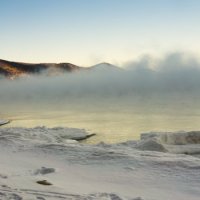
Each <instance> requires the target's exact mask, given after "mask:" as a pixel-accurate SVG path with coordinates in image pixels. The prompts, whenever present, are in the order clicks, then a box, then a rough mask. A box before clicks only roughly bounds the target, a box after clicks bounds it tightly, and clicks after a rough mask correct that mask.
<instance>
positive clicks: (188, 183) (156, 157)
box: [0, 127, 200, 200]
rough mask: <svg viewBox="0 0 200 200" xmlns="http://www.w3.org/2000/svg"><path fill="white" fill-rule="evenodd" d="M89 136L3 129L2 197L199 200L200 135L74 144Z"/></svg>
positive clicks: (78, 132)
mask: <svg viewBox="0 0 200 200" xmlns="http://www.w3.org/2000/svg"><path fill="white" fill-rule="evenodd" d="M179 134H180V135H179ZM87 135H88V133H87V132H86V131H85V130H83V129H73V128H62V127H57V128H47V127H36V128H15V127H13V128H1V129H0V199H2V200H7V199H14V200H17V199H42V200H43V199H45V200H51V199H53V200H59V199H72V200H78V199H80V200H86V199H91V200H93V199H97V200H101V199H102V200H130V199H132V200H161V199H162V200H169V199H175V200H188V199H190V200H199V196H200V191H199V185H200V158H198V156H197V155H198V153H199V149H200V148H199V144H198V137H199V133H198V132H179V133H178V132H176V133H168V132H166V133H161V132H154V133H146V134H142V135H141V140H139V141H127V142H123V143H118V144H106V143H104V142H101V143H99V144H93V145H91V144H90V145H89V144H85V143H79V142H74V139H75V138H80V137H83V138H85V137H86V136H87ZM194 150H195V151H196V154H195V155H193V154H192V153H193V152H194ZM41 180H46V181H47V182H49V183H51V184H52V185H41V184H37V182H38V181H41Z"/></svg>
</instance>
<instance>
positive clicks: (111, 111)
mask: <svg viewBox="0 0 200 200" xmlns="http://www.w3.org/2000/svg"><path fill="white" fill-rule="evenodd" d="M0 108H1V109H0V118H5V119H10V120H12V123H10V124H8V125H7V127H35V126H47V127H58V126H61V127H74V128H84V129H86V130H87V131H88V132H90V133H96V134H97V136H95V137H93V138H91V139H90V140H88V142H89V143H98V142H100V141H104V142H108V143H116V142H121V141H127V140H131V139H138V138H139V136H140V133H143V132H148V131H178V130H200V106H199V107H198V106H197V105H196V104H194V102H190V103H188V102H176V103H166V102H165V103H164V102H158V103H155V102H154V103H148V102H141V103H138V102H137V103H132V102H129V103H127V102H123V103H122V102H120V103H113V102H106V103H105V102H104V103H101V102H98V103H94V102H93V103H85V102H79V103H77V102H74V103H72V102H70V103H69V102H68V103H61V104H56V103H54V104H48V103H46V104H44V103H43V104H41V103H40V104H31V103H30V104H29V103H26V102H25V103H23V104H18V105H9V106H8V105H6V106H5V105H4V106H3V105H1V106H0Z"/></svg>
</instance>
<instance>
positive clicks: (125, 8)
mask: <svg viewBox="0 0 200 200" xmlns="http://www.w3.org/2000/svg"><path fill="white" fill-rule="evenodd" d="M0 26H1V28H0V58H1V59H7V60H13V61H23V62H35V63H37V62H71V63H73V64H77V65H80V66H88V65H92V64H96V63H99V62H110V63H114V64H120V63H123V62H126V61H130V60H133V59H135V58H137V57H138V56H141V55H143V54H153V55H160V54H163V53H166V52H167V53H168V52H174V51H190V52H194V53H196V54H199V55H200V47H199V44H200V1H198V0H0Z"/></svg>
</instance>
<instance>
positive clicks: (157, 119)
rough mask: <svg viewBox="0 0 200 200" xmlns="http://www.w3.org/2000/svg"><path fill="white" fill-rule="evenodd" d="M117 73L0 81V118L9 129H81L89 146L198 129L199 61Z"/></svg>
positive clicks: (187, 58) (175, 57)
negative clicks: (86, 133) (90, 136)
mask: <svg viewBox="0 0 200 200" xmlns="http://www.w3.org/2000/svg"><path fill="white" fill-rule="evenodd" d="M121 67H122V69H121V70H120V69H114V68H112V67H109V66H107V65H105V66H104V67H103V66H99V68H97V69H95V70H88V71H87V70H86V71H82V72H81V71H80V72H76V73H62V74H60V75H56V76H47V75H46V74H47V73H46V72H44V73H43V74H41V75H37V76H27V77H21V78H17V79H15V80H12V81H11V80H7V79H4V78H2V79H0V118H10V119H11V120H13V122H12V123H11V124H10V125H9V126H31V127H33V126H38V125H45V126H49V127H53V126H66V127H76V128H85V129H87V130H89V131H91V132H95V133H97V134H98V136H97V137H96V138H95V139H93V140H94V141H93V142H97V141H100V140H104V141H107V142H116V141H122V140H128V139H135V138H137V137H138V136H139V134H140V133H141V132H145V131H152V130H162V131H165V130H166V131H170V130H197V129H200V123H199V120H200V103H199V97H200V62H199V60H198V59H197V58H195V56H193V55H188V54H182V53H173V54H169V55H166V56H165V57H163V58H160V59H154V58H152V57H150V56H144V57H142V58H141V59H139V60H138V61H137V62H136V61H134V62H129V63H126V64H125V65H124V66H121Z"/></svg>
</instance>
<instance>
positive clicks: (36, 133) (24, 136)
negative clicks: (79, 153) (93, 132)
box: [0, 127, 89, 144]
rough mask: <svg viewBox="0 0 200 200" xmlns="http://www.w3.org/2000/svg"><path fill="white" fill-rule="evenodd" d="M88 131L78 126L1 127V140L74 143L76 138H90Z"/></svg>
mask: <svg viewBox="0 0 200 200" xmlns="http://www.w3.org/2000/svg"><path fill="white" fill-rule="evenodd" d="M88 135H89V134H88V133H87V132H86V131H85V130H84V129H77V128H62V127H56V128H47V127H35V128H21V127H12V128H1V129H0V141H1V143H2V142H3V141H6V142H7V143H8V142H10V143H11V142H19V143H20V142H23V141H26V142H29V143H36V144H41V143H42V144H46V143H63V144H65V143H66V144H67V143H74V142H73V141H76V140H83V139H87V138H88Z"/></svg>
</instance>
